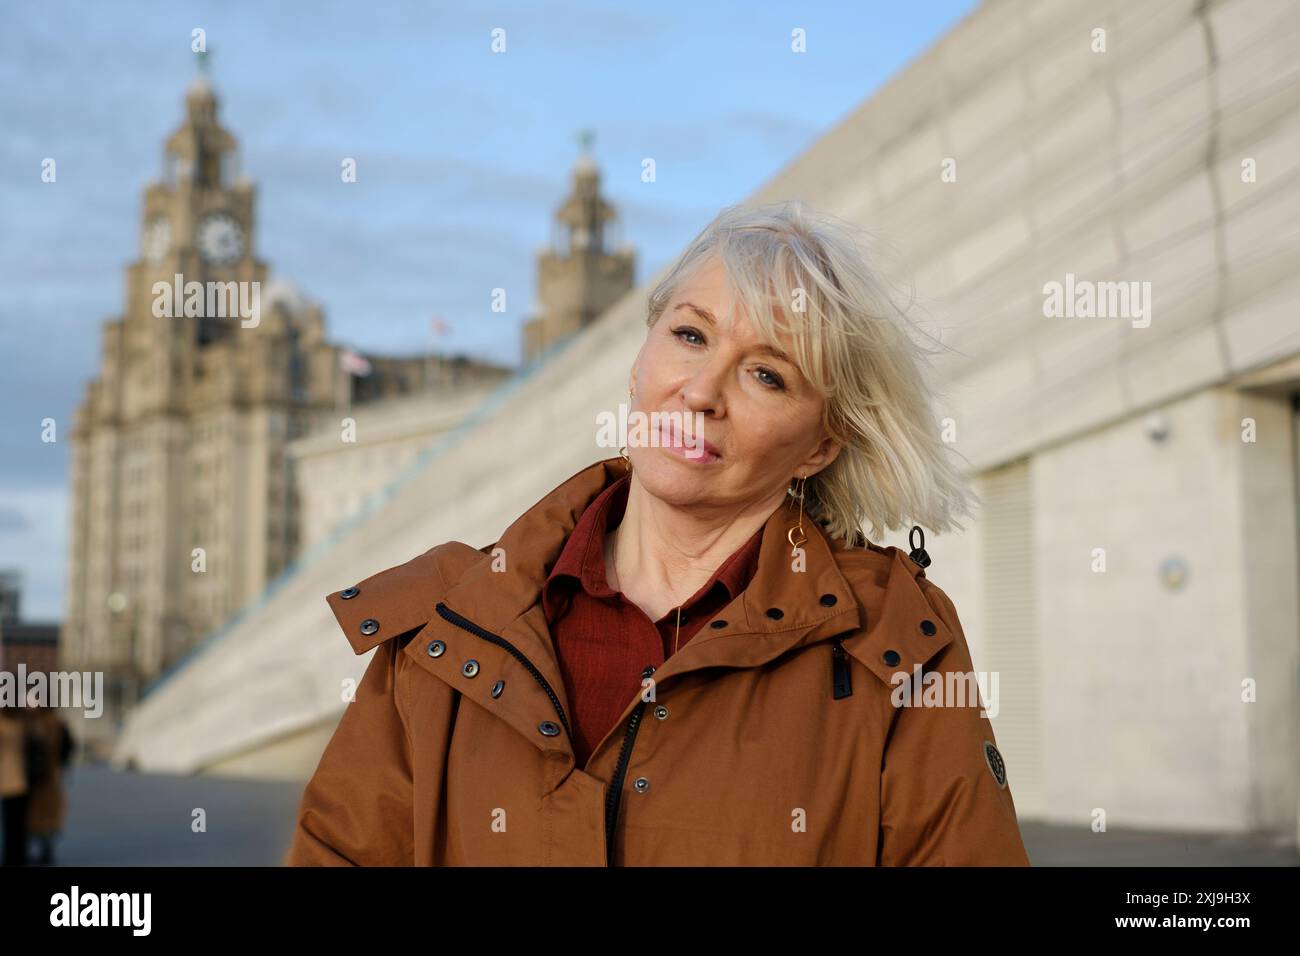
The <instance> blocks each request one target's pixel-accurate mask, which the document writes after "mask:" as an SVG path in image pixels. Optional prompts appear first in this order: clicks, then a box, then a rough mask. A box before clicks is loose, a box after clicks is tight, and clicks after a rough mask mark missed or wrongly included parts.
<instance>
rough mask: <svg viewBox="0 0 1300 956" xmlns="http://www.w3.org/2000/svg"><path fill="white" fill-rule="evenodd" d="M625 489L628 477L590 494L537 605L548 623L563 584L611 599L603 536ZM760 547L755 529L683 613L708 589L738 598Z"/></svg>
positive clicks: (615, 520) (617, 514)
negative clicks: (719, 590)
mask: <svg viewBox="0 0 1300 956" xmlns="http://www.w3.org/2000/svg"><path fill="white" fill-rule="evenodd" d="M631 486H632V479H631V475H630V474H628V475H624V476H623V477H621V478H619V479H617V480H616V481H614V482H613V483H612V484H610V485H609V486H608V487H607V488H605V490H604V491H602V492H601V493H600V494H599V495H597V496H596V498H595V500H594V501H592V503H591V504H590V505H588V506H587V508H586V510H585V511H583V513H582V516H581V517H580V518H579V519H578V523H577V525H575V526H574V529H573V532H572V533H571V534H570V535H569V537H568V540H567V541H566V542H565V544H564V549H563V550H562V551H561V552H560V557H559V560H557V561H556V562H555V567H553V568H552V569H551V573H550V575H549V576H548V577H547V579H546V587H545V588H544V590H543V592H542V603H543V605H544V607H545V610H546V615H547V618H548V620H553V619H554V614H555V612H556V611H557V610H558V608H559V603H560V594H561V593H562V591H563V589H564V587H565V586H566V585H567V586H570V587H572V586H574V585H579V586H581V587H582V589H583V590H584V591H586V592H587V593H588V594H590V595H591V596H592V597H598V598H602V597H605V598H607V597H612V596H613V595H614V594H615V593H616V592H615V591H614V589H613V588H611V587H610V586H609V581H608V579H607V577H606V575H605V536H606V535H607V534H608V533H609V532H610V531H612V530H613V529H614V528H616V527H618V524H619V522H620V521H622V520H623V514H624V512H625V511H626V509H627V497H628V494H629V492H630V490H631ZM762 543H763V528H761V527H760V528H759V529H758V530H757V531H755V532H754V534H753V535H751V536H750V538H749V540H748V541H746V542H745V543H744V544H743V545H741V546H740V547H739V548H738V549H736V551H735V552H733V553H732V554H731V556H730V557H728V558H727V559H726V560H725V561H724V562H723V563H722V564H721V565H719V567H718V569H717V570H716V571H715V572H714V574H713V576H712V577H711V578H710V579H709V580H708V581H707V582H706V583H705V584H704V585H703V586H702V587H701V588H700V589H699V590H698V591H697V592H696V593H695V594H694V595H693V596H692V597H691V598H690V600H688V601H686V602H685V603H683V605H682V608H683V610H689V608H690V607H691V606H692V605H694V604H697V603H698V602H699V601H701V600H703V599H704V597H706V596H707V595H708V594H709V592H710V591H711V590H712V589H713V588H714V587H718V586H720V587H722V588H723V590H724V591H725V592H726V595H727V598H728V599H729V600H730V599H732V598H735V597H736V595H737V594H740V593H741V592H742V591H743V590H744V589H745V585H746V584H747V583H748V582H749V580H750V578H752V577H753V574H754V570H755V569H756V568H757V566H758V553H759V548H760V546H761V545H762Z"/></svg>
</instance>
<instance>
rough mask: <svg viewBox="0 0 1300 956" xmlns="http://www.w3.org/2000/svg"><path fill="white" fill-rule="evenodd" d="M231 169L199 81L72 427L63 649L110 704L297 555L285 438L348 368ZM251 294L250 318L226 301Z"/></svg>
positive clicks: (250, 191)
mask: <svg viewBox="0 0 1300 956" xmlns="http://www.w3.org/2000/svg"><path fill="white" fill-rule="evenodd" d="M237 163H238V152H237V144H236V141H235V138H234V137H233V136H232V135H231V134H230V133H229V132H227V131H226V130H225V129H224V128H223V127H222V125H221V124H220V122H218V119H217V97H216V95H215V93H214V92H213V89H212V86H211V84H210V83H209V81H208V79H207V78H206V77H203V76H200V77H199V78H197V79H196V80H195V81H194V83H193V84H192V85H191V86H190V88H189V89H188V91H187V92H186V95H185V117H184V121H183V122H182V123H181V125H180V128H179V129H177V130H176V131H175V132H174V133H173V134H172V135H171V136H169V137H168V138H167V140H166V142H165V145H164V149H163V166H162V175H161V177H160V178H159V179H158V180H157V181H154V182H151V183H150V184H148V185H147V186H146V188H145V190H144V201H143V210H142V216H141V229H140V245H139V250H138V256H137V257H136V258H135V259H134V261H132V262H131V263H130V264H128V265H127V267H126V270H125V283H124V285H125V289H124V291H125V295H124V300H125V301H124V303H123V306H124V307H123V311H122V314H121V315H120V316H119V317H117V318H114V319H112V320H110V321H107V322H104V323H103V325H102V356H101V360H100V369H99V377H98V378H97V379H96V380H95V381H93V382H91V383H90V384H89V385H88V386H87V389H86V395H85V398H84V399H83V401H82V403H81V404H80V406H79V407H78V409H77V413H76V419H75V422H74V425H73V428H72V443H71V444H72V451H71V459H72V482H71V483H72V504H71V515H70V518H71V542H70V548H69V573H68V608H67V626H66V627H65V629H64V636H63V641H62V646H61V652H62V654H63V658H64V661H65V664H67V665H72V666H76V667H77V668H78V669H91V670H101V669H102V670H104V671H105V672H106V675H107V676H108V677H109V683H110V685H113V684H114V680H115V678H116V679H117V683H116V687H115V690H116V691H117V692H118V696H117V701H116V702H117V703H121V704H128V705H129V703H130V702H131V700H133V699H135V697H137V696H138V694H139V693H140V691H141V690H143V689H145V686H146V684H147V682H148V681H149V680H150V679H151V678H155V677H157V676H159V675H160V674H161V673H162V672H164V671H165V670H166V669H167V668H168V667H169V666H171V665H172V664H174V663H175V662H176V661H178V660H179V659H180V658H181V657H182V656H184V655H185V653H186V652H187V651H189V650H190V649H191V648H192V647H193V645H194V643H195V642H196V641H197V640H199V639H200V638H202V637H203V636H204V635H207V634H209V633H211V632H213V631H214V630H216V629H217V628H218V627H219V626H220V625H221V624H222V623H223V622H225V621H226V620H227V619H228V618H229V617H230V616H231V615H232V614H233V613H234V612H236V611H238V610H239V609H240V608H241V607H244V606H246V605H247V604H248V603H249V602H251V601H253V600H255V599H256V598H257V597H258V596H259V595H260V594H261V593H262V592H263V590H264V589H265V588H266V586H267V584H268V582H269V581H270V580H272V579H273V578H274V577H275V576H276V575H277V574H279V573H280V572H281V571H282V570H283V569H284V568H285V567H286V566H287V565H288V563H289V562H290V561H291V560H292V558H293V556H294V555H295V554H296V552H297V545H298V532H297V514H298V507H297V500H296V491H295V483H294V480H293V476H292V474H291V472H290V465H289V463H288V461H287V459H286V455H285V446H286V445H287V443H288V442H289V441H291V440H292V439H294V438H296V437H298V436H299V435H301V434H303V433H304V432H305V431H306V430H307V429H308V427H309V426H310V424H311V421H312V420H313V417H316V416H319V415H321V414H323V413H325V412H332V411H333V409H334V408H335V406H336V402H337V400H338V395H339V393H340V381H339V380H340V378H346V375H347V373H346V372H343V371H341V370H340V368H339V361H338V349H337V347H335V346H332V345H330V344H329V343H327V342H326V341H325V339H324V322H323V318H322V315H321V310H320V309H319V307H318V306H315V305H313V304H311V303H310V302H308V301H307V300H305V299H304V298H303V297H301V296H299V295H296V294H288V293H287V292H285V293H280V292H277V289H280V290H284V289H285V284H283V283H281V284H279V285H278V286H268V285H267V284H266V279H267V267H266V265H265V263H263V262H262V261H260V260H259V259H258V258H257V257H256V256H255V255H254V242H253V235H254V229H253V227H254V188H253V185H252V183H251V182H249V181H248V180H247V179H245V178H243V177H241V176H240V175H239V169H238V165H237ZM191 288H193V289H194V290H196V292H195V295H194V297H193V301H191V300H190V298H189V296H188V292H189V290H190V289H191ZM173 290H184V291H185V293H186V294H185V295H182V294H181V292H179V291H177V292H175V293H173ZM250 301H251V302H255V303H257V306H256V309H255V311H256V313H257V314H256V321H251V320H250V319H249V317H248V316H247V315H246V314H244V310H243V309H242V308H235V309H227V308H225V307H224V306H225V305H229V304H231V303H235V304H236V305H238V304H239V303H244V304H247V303H248V302H250ZM182 303H183V307H180V308H178V307H177V306H178V304H182ZM214 306H217V307H214ZM344 384H346V383H344ZM110 695H112V691H110Z"/></svg>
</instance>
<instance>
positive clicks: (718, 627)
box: [709, 621, 727, 630]
mask: <svg viewBox="0 0 1300 956" xmlns="http://www.w3.org/2000/svg"><path fill="white" fill-rule="evenodd" d="M726 626H727V622H726V621H710V622H709V627H711V628H713V629H714V630H721V629H722V628H724V627H726Z"/></svg>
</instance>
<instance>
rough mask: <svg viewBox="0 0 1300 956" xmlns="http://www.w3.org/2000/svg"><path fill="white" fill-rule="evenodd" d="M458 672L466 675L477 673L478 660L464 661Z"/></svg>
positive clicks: (471, 675)
mask: <svg viewBox="0 0 1300 956" xmlns="http://www.w3.org/2000/svg"><path fill="white" fill-rule="evenodd" d="M460 672H461V673H462V674H464V675H465V676H466V677H473V676H475V675H476V674H477V673H478V661H475V660H468V661H466V662H465V666H463V667H462V668H461V669H460Z"/></svg>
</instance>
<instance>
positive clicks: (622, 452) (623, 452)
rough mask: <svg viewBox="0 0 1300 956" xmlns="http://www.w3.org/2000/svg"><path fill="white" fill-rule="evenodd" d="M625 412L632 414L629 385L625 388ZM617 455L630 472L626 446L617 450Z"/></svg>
mask: <svg viewBox="0 0 1300 956" xmlns="http://www.w3.org/2000/svg"><path fill="white" fill-rule="evenodd" d="M627 410H628V414H629V415H630V414H631V413H632V386H630V385H629V386H628V388H627ZM618 454H619V457H620V458H622V459H623V460H624V461H625V462H627V470H628V471H631V470H632V459H631V457H629V456H628V453H627V446H626V445H624V446H623V447H622V448H620V449H619V450H618Z"/></svg>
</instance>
